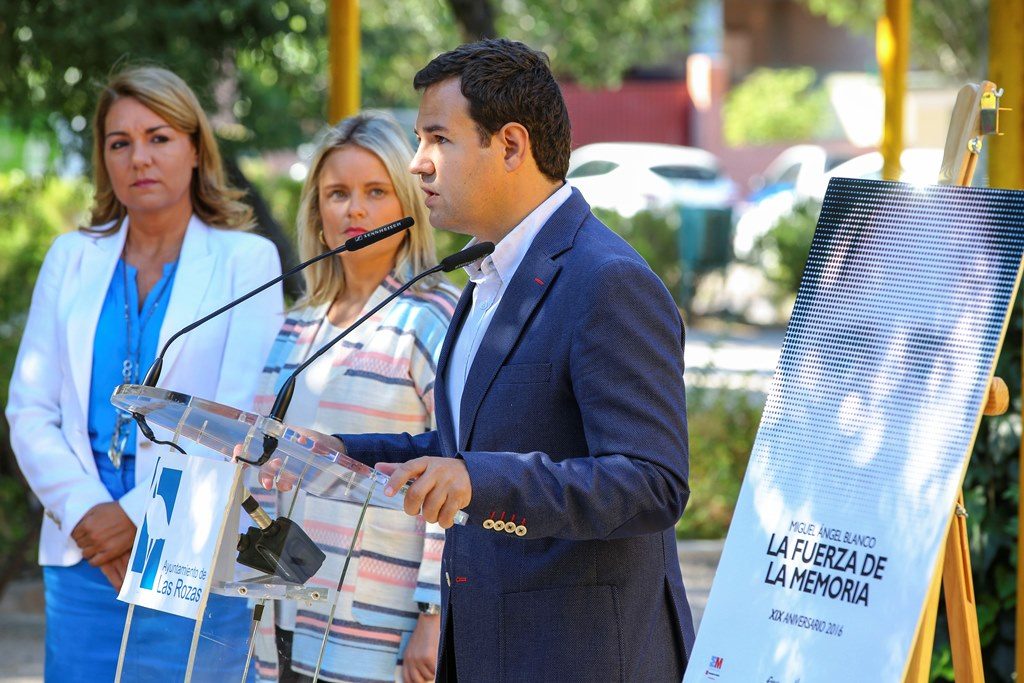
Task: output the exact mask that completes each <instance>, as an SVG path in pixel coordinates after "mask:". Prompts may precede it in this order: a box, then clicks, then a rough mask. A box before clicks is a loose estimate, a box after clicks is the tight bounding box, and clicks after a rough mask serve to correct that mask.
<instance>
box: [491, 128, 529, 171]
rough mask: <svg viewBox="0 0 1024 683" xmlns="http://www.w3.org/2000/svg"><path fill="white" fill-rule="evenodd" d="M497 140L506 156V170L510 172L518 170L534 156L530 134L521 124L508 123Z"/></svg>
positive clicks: (499, 133) (500, 131) (499, 132)
mask: <svg viewBox="0 0 1024 683" xmlns="http://www.w3.org/2000/svg"><path fill="white" fill-rule="evenodd" d="M497 138H498V142H499V143H500V144H501V148H502V152H503V155H504V157H503V158H504V161H505V170H506V171H508V172H512V171H515V170H517V169H518V168H519V167H520V166H522V165H523V163H524V162H525V161H526V159H527V158H528V157H530V156H531V155H532V153H531V152H530V133H529V131H527V130H526V127H525V126H523V124H521V123H515V122H511V123H506V124H505V125H504V126H502V127H501V130H499V131H498V135H497Z"/></svg>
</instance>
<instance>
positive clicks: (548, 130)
mask: <svg viewBox="0 0 1024 683" xmlns="http://www.w3.org/2000/svg"><path fill="white" fill-rule="evenodd" d="M449 78H458V79H460V85H461V88H462V95H463V97H465V98H466V99H467V100H468V101H469V116H470V118H472V119H473V121H474V122H475V123H476V125H477V128H478V131H479V133H480V144H482V145H487V144H489V141H490V138H491V136H492V135H494V134H495V133H497V132H498V131H499V130H500V129H501V127H502V126H504V125H505V124H506V123H511V122H515V123H519V124H522V125H523V126H524V127H525V128H526V130H527V131H528V132H529V134H530V151H531V152H532V153H533V158H534V160H535V161H536V162H537V167H538V168H539V169H540V171H541V173H543V174H544V175H545V176H547V177H548V178H550V179H551V180H554V181H558V180H565V174H566V172H567V171H568V170H569V148H570V145H571V141H572V132H571V130H570V127H569V112H568V111H567V110H566V108H565V100H563V99H562V91H561V90H559V89H558V84H557V83H556V82H555V77H554V76H553V75H552V74H551V68H550V67H549V65H548V56H547V55H546V54H544V53H543V52H541V51H539V50H534V49H533V48H531V47H529V46H528V45H525V44H523V43H519V42H515V41H512V40H508V39H507V38H499V39H492V40H481V41H478V42H476V43H467V44H465V45H461V46H459V47H457V48H455V49H454V50H452V51H450V52H445V53H444V54H441V55H438V56H437V57H435V58H434V59H433V60H431V62H430V63H429V64H427V65H426V66H425V67H423V68H422V69H420V71H419V73H417V74H416V78H415V79H413V85H414V86H415V87H416V89H417V90H423V89H425V88H427V87H429V86H431V85H434V84H435V83H440V82H442V81H446V80H448V79H449Z"/></svg>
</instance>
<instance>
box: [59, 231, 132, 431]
mask: <svg viewBox="0 0 1024 683" xmlns="http://www.w3.org/2000/svg"><path fill="white" fill-rule="evenodd" d="M127 229H128V219H127V218H126V219H125V220H124V222H123V225H122V226H121V229H120V230H119V231H118V232H117V233H115V234H114V235H111V236H109V237H98V238H96V239H93V240H92V241H91V242H89V243H87V244H86V245H85V248H84V251H83V252H82V260H81V264H80V269H79V273H80V276H79V279H78V284H77V292H76V293H75V295H74V297H73V302H72V304H71V307H70V311H69V313H68V318H67V321H68V322H67V335H68V338H67V348H68V359H69V362H70V365H71V377H72V381H73V382H74V386H75V395H76V397H77V398H78V405H79V406H80V407H81V409H82V415H83V416H84V417H85V418H88V415H89V391H90V388H91V387H90V385H91V383H92V354H93V348H94V345H95V340H96V325H98V324H99V319H100V311H101V310H103V302H104V301H105V300H106V298H107V290H108V289H110V280H111V278H112V277H113V275H114V269H115V268H116V267H117V261H118V259H119V258H120V257H121V250H122V249H123V248H124V238H125V235H126V234H127Z"/></svg>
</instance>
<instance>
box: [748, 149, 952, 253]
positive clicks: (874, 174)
mask: <svg viewBox="0 0 1024 683" xmlns="http://www.w3.org/2000/svg"><path fill="white" fill-rule="evenodd" d="M900 165H901V166H902V172H901V174H900V180H901V181H903V182H907V183H914V184H916V185H934V184H935V183H936V182H937V181H938V179H939V167H940V166H941V165H942V150H941V149H934V148H930V147H922V148H911V149H905V150H903V153H902V154H901V155H900ZM881 177H882V154H881V152H868V153H867V154H861V155H859V156H856V157H853V158H852V159H850V160H848V161H845V162H843V163H841V164H839V165H837V166H835V167H834V168H832V169H831V170H829V171H828V172H827V173H820V174H818V175H817V177H813V178H809V179H807V180H805V181H804V182H803V184H802V186H801V189H800V191H796V190H794V189H790V190H787V191H781V192H774V193H770V194H768V195H767V196H764V197H761V198H760V199H759V200H758V201H756V202H752V203H748V204H744V205H743V206H742V207H741V209H740V210H739V212H738V218H737V221H736V234H735V238H734V240H733V249H734V251H735V252H736V254H737V256H739V257H741V258H745V257H746V256H747V255H749V254H750V252H751V249H753V246H754V244H755V243H756V241H757V239H758V238H759V237H760V236H761V235H763V234H765V233H766V232H767V231H768V230H770V229H771V227H772V226H773V225H775V224H776V223H777V222H778V221H779V219H781V218H782V217H783V216H786V215H788V214H789V213H791V212H792V211H793V208H794V207H795V206H796V205H797V204H798V203H800V202H801V201H804V200H807V199H813V200H816V201H818V202H820V201H822V200H823V199H824V198H825V190H826V189H828V182H829V181H830V180H831V179H832V178H866V179H867V178H871V179H876V180H877V179H879V178H881Z"/></svg>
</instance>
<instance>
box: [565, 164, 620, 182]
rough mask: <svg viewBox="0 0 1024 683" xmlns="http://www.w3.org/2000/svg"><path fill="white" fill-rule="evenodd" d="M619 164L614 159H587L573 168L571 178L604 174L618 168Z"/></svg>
mask: <svg viewBox="0 0 1024 683" xmlns="http://www.w3.org/2000/svg"><path fill="white" fill-rule="evenodd" d="M618 167H619V165H618V164H617V163H615V162H614V161H587V162H584V163H582V164H580V165H579V166H578V167H577V168H575V169H573V170H572V171H571V172H570V173H569V175H568V177H569V178H586V177H588V176H595V175H604V174H605V173H611V172H612V171H614V170H615V169H617V168H618Z"/></svg>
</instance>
